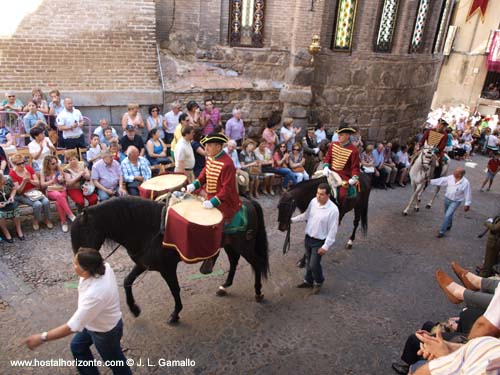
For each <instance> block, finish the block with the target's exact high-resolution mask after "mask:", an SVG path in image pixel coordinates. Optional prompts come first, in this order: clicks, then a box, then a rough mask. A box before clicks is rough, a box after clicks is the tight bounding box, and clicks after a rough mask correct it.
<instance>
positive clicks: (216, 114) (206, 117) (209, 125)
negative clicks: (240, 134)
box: [200, 99, 222, 135]
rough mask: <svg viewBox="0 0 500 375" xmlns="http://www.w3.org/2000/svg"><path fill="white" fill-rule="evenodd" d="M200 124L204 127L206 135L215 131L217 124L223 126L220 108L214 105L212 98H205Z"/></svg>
mask: <svg viewBox="0 0 500 375" xmlns="http://www.w3.org/2000/svg"><path fill="white" fill-rule="evenodd" d="M200 125H201V126H202V127H203V134H204V135H208V134H210V133H212V132H213V131H215V130H216V129H215V127H216V126H220V127H222V120H221V117H220V110H219V109H218V108H215V107H214V102H213V100H212V99H205V109H204V110H203V112H202V113H201V117H200Z"/></svg>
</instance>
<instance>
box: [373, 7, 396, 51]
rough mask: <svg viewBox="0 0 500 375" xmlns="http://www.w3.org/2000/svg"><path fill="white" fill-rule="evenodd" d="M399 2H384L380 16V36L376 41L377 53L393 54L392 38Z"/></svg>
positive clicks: (378, 35)
mask: <svg viewBox="0 0 500 375" xmlns="http://www.w3.org/2000/svg"><path fill="white" fill-rule="evenodd" d="M398 5H399V0H384V2H383V5H382V12H381V14H380V20H379V27H378V34H377V38H376V40H375V51H376V52H391V47H392V37H393V35H394V29H395V26H396V18H397V15H398Z"/></svg>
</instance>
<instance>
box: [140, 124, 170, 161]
mask: <svg viewBox="0 0 500 375" xmlns="http://www.w3.org/2000/svg"><path fill="white" fill-rule="evenodd" d="M146 150H147V154H146V155H147V157H148V161H149V164H151V165H152V166H155V165H158V164H170V159H169V158H168V157H167V146H166V145H165V143H163V141H162V139H161V137H160V130H159V129H158V128H153V129H151V131H150V132H149V140H148V141H147V142H146Z"/></svg>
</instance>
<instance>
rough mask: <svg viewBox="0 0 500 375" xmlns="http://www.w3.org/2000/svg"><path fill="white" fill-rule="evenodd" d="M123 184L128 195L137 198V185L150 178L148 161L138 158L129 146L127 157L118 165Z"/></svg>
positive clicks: (133, 148)
mask: <svg viewBox="0 0 500 375" xmlns="http://www.w3.org/2000/svg"><path fill="white" fill-rule="evenodd" d="M120 168H121V171H122V176H123V182H125V186H126V188H127V192H128V193H129V194H130V195H135V196H139V185H140V184H142V183H143V182H144V181H147V180H149V179H150V178H151V165H150V164H149V162H148V160H147V159H146V158H145V157H143V156H140V154H139V150H138V149H137V147H135V146H129V148H128V149H127V157H126V158H125V159H124V160H123V161H122V162H121V165H120Z"/></svg>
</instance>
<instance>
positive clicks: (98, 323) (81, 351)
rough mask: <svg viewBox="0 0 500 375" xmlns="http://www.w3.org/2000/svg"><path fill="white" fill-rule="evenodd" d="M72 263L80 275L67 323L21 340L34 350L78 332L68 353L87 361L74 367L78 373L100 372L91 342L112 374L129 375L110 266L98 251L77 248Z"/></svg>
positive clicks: (117, 300) (118, 305) (116, 295)
mask: <svg viewBox="0 0 500 375" xmlns="http://www.w3.org/2000/svg"><path fill="white" fill-rule="evenodd" d="M73 266H74V270H75V273H76V274H77V275H78V276H79V277H80V283H79V285H78V309H77V310H76V312H75V313H74V314H73V316H72V317H71V319H70V320H69V321H68V322H67V323H66V324H63V325H61V326H59V327H57V328H54V329H51V330H50V331H48V332H43V333H42V334H35V335H31V336H29V337H27V338H25V339H24V341H23V342H24V343H25V344H26V346H27V347H28V348H30V349H31V350H33V349H35V348H37V347H38V346H40V345H41V344H43V343H44V342H46V341H52V340H57V339H60V338H63V337H66V336H69V335H71V334H72V333H73V332H77V334H76V335H75V336H74V337H73V340H71V352H72V353H73V357H75V359H76V360H77V361H85V362H87V363H85V366H77V367H78V371H79V372H80V373H82V374H90V373H92V374H98V373H99V371H98V369H97V367H96V366H95V365H94V366H92V363H91V362H92V361H93V360H94V356H93V355H92V352H91V351H90V347H91V346H92V344H94V345H95V348H96V349H97V352H98V353H99V354H100V355H101V357H102V359H103V360H104V361H106V362H108V363H110V365H109V368H110V369H111V371H112V372H113V374H127V375H128V374H132V372H131V371H130V368H129V367H128V365H127V359H126V358H125V355H123V351H122V348H121V345H120V340H121V338H122V335H123V322H122V313H121V310H120V296H119V294H118V285H117V283H116V278H115V274H114V272H113V269H112V268H111V267H110V265H109V264H108V263H104V260H103V259H102V257H101V254H100V253H99V252H98V251H97V250H94V249H89V248H80V249H79V250H78V252H77V253H76V255H75V257H74V258H73ZM89 362H90V364H89Z"/></svg>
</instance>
